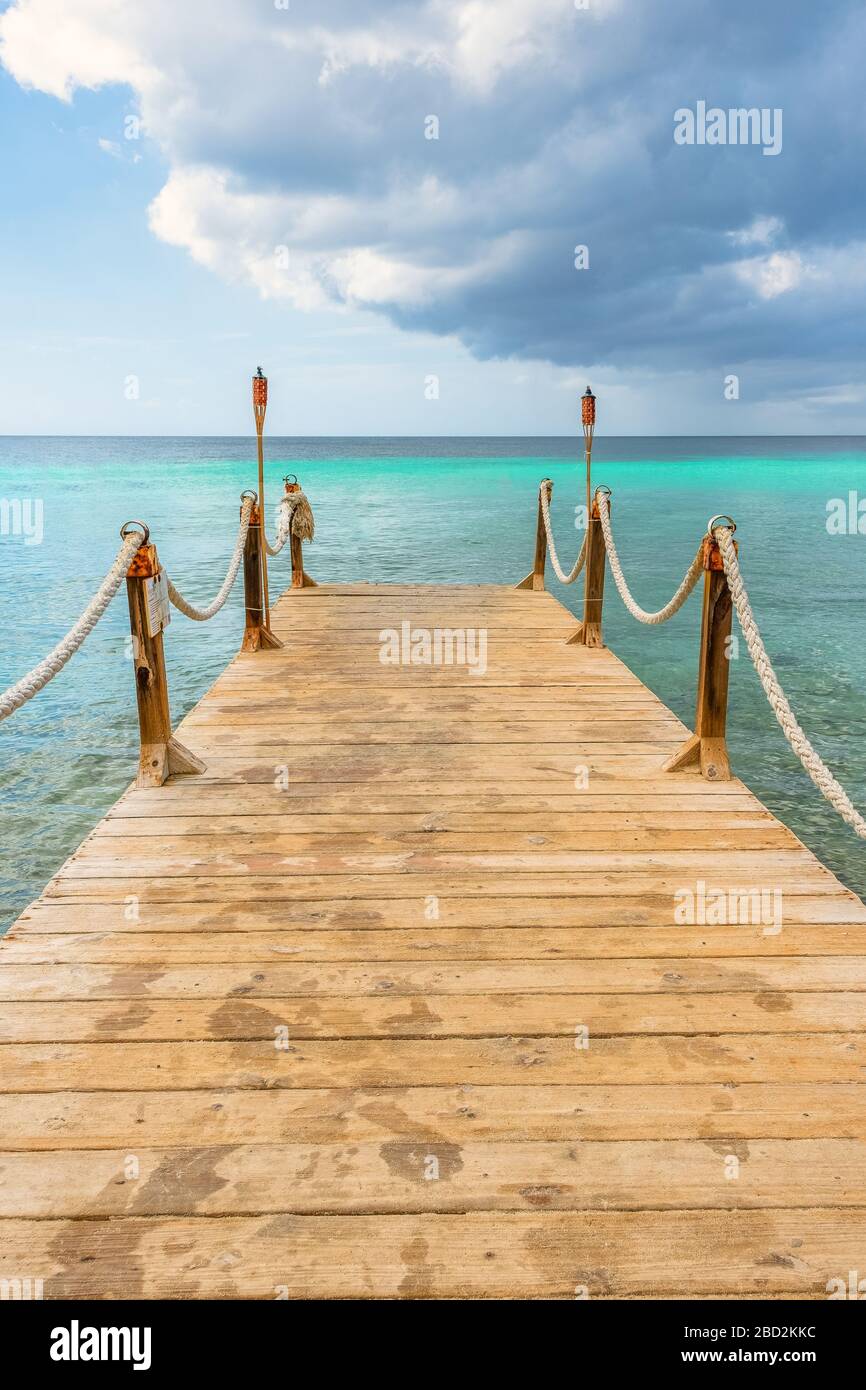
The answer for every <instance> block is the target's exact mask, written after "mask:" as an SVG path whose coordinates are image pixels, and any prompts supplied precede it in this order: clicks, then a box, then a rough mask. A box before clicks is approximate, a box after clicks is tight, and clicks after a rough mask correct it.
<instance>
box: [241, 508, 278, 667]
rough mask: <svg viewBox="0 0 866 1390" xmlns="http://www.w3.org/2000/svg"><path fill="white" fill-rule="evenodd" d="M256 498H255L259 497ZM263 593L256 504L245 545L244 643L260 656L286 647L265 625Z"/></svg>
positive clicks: (242, 645)
mask: <svg viewBox="0 0 866 1390" xmlns="http://www.w3.org/2000/svg"><path fill="white" fill-rule="evenodd" d="M249 495H250V494H249V493H246V492H245V493H243V494H242V496H241V510H242V511H243V502H244V500H245V499H246V498H247V497H248V496H249ZM252 495H253V496H255V493H253V494H252ZM263 592H264V575H263V572H262V529H261V517H260V515H259V507H258V503H257V502H254V503H253V506H252V511H251V512H250V524H249V527H248V529H247V539H246V544H245V545H244V608H245V609H246V617H245V620H244V640H243V642H242V643H241V651H242V652H258V651H261V650H262V648H264V647H282V645H283V644H282V642H281V641H280V639H279V637H275V636H274V634H273V633H272V632H271V630H270V628H269V627H267V626H266V624H265V611H264V601H263Z"/></svg>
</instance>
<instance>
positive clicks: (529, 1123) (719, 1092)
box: [0, 1081, 866, 1152]
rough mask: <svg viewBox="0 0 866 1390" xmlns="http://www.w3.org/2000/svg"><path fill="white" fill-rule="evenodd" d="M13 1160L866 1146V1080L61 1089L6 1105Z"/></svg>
mask: <svg viewBox="0 0 866 1390" xmlns="http://www.w3.org/2000/svg"><path fill="white" fill-rule="evenodd" d="M0 1133H2V1135H3V1143H4V1146H5V1148H6V1149H7V1150H9V1151H12V1150H20V1151H23V1152H28V1151H30V1150H40V1151H41V1150H47V1151H50V1150H53V1149H82V1148H87V1149H115V1148H117V1147H118V1146H119V1147H121V1148H124V1149H126V1150H127V1151H129V1150H130V1148H136V1147H137V1146H142V1147H144V1148H166V1147H188V1148H198V1147H199V1146H200V1145H207V1146H212V1145H220V1144H222V1145H227V1144H246V1143H251V1142H256V1143H277V1142H280V1141H284V1140H290V1141H292V1142H293V1143H306V1144H335V1143H346V1144H348V1143H362V1142H365V1143H376V1142H379V1143H384V1142H386V1141H389V1140H394V1139H397V1140H401V1139H402V1140H418V1139H436V1140H439V1141H442V1142H447V1143H452V1144H463V1143H465V1142H467V1141H468V1140H474V1141H476V1142H480V1141H482V1140H490V1139H508V1140H511V1141H514V1142H517V1141H523V1142H527V1143H528V1142H533V1141H534V1142H541V1141H558V1142H563V1143H568V1142H571V1141H573V1140H575V1139H619V1140H624V1139H704V1140H711V1139H722V1140H724V1141H726V1143H727V1144H728V1145H729V1144H730V1143H731V1142H732V1141H733V1140H736V1139H761V1138H763V1139H822V1138H823V1139H860V1140H864V1139H866V1082H837V1083H836V1084H834V1085H821V1084H812V1083H793V1084H790V1083H781V1084H779V1083H776V1084H774V1083H769V1082H765V1083H758V1084H753V1083H749V1082H746V1083H743V1084H741V1085H739V1086H730V1085H719V1084H709V1085H694V1084H685V1085H684V1084H677V1083H675V1084H672V1085H666V1086H665V1085H662V1086H643V1085H632V1086H625V1085H622V1084H616V1085H612V1086H603V1085H602V1086H581V1085H574V1086H568V1085H563V1086H549V1085H545V1084H543V1083H541V1082H533V1083H529V1082H528V1081H527V1082H526V1083H525V1084H523V1085H514V1086H455V1085H450V1086H406V1087H399V1086H395V1087H390V1088H385V1089H378V1090H377V1089H375V1088H370V1089H366V1090H364V1089H357V1088H356V1089H351V1088H347V1089H324V1090H314V1091H311V1090H303V1089H300V1088H299V1089H297V1090H293V1091H289V1090H258V1091H250V1090H246V1091H241V1090H227V1091H215V1090H214V1091H208V1090H203V1091H151V1092H148V1091H95V1092H87V1091H60V1092H53V1093H47V1094H40V1093H38V1092H30V1093H26V1092H25V1093H19V1094H17V1095H3V1096H0Z"/></svg>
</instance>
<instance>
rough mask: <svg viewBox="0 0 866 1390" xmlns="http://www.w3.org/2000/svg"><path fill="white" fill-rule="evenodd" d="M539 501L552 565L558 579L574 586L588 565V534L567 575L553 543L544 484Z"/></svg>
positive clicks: (539, 492) (539, 490)
mask: <svg viewBox="0 0 866 1390" xmlns="http://www.w3.org/2000/svg"><path fill="white" fill-rule="evenodd" d="M538 500H539V501H540V503H541V515H542V518H543V520H544V531H545V535H546V536H547V550H548V553H549V555H550V563H551V564H552V565H553V568H554V570H555V571H556V577H557V579H559V580H560V581H561V582H562V583H563V584H573V583H574V581H575V579H576V578H577V576H578V575H579V574H580V571H581V570H582V569H583V567H584V564H585V563H586V539H587V533H584V537H583V545H582V546H581V547H580V554H579V555H578V557H577V559H576V560H575V562H574V568H573V569H572V570H571V573H570V574H566V573H565V571H564V570H563V568H562V566H561V564H560V563H559V556H558V555H557V553H556V546H555V545H554V543H553V529H552V527H551V525H550V498H549V497H548V495H547V488H546V487H545V486H544V483H542V484H541V487H540V488H539V489H538Z"/></svg>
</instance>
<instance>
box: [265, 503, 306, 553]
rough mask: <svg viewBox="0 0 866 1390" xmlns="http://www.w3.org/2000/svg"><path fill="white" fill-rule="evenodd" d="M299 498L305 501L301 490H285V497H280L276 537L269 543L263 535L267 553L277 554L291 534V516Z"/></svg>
mask: <svg viewBox="0 0 866 1390" xmlns="http://www.w3.org/2000/svg"><path fill="white" fill-rule="evenodd" d="M301 498H303V500H304V501H305V502H306V500H307V498H306V496H305V495H304V493H303V492H287V493H286V495H285V497H282V498H281V499H280V519H279V522H278V524H277V539H276V540H275V541H274V543H273V545H271V543H270V541H269V540H268V538H267V536H265V537H264V542H265V550H266V551H267V552H268V554H269V555H279V553H280V551H281V550H282V548H283V546H284V545H285V543H286V541H287V540H288V539H289V537H290V535H291V534H292V517H293V516H294V513H295V507H296V506H297V504H298V502H300V500H301Z"/></svg>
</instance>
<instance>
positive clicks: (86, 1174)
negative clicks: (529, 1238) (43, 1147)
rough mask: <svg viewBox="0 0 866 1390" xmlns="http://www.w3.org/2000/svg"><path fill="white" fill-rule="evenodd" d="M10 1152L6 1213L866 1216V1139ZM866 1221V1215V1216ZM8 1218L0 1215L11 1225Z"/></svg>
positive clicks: (1, 1185) (2, 1163) (3, 1180)
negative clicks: (844, 1212) (812, 1210)
mask: <svg viewBox="0 0 866 1390" xmlns="http://www.w3.org/2000/svg"><path fill="white" fill-rule="evenodd" d="M132 1157H133V1158H134V1167H133V1169H132V1174H134V1176H133V1175H131V1174H130V1155H129V1154H128V1153H126V1152H124V1150H123V1149H114V1150H98V1151H93V1150H85V1151H81V1150H77V1151H76V1150H71V1151H68V1152H65V1151H61V1152H57V1153H46V1152H40V1153H4V1152H0V1221H2V1220H3V1218H21V1217H29V1218H35V1219H37V1220H49V1219H53V1218H57V1217H70V1216H74V1217H75V1218H78V1219H80V1218H81V1217H100V1216H111V1217H114V1218H117V1217H131V1216H159V1217H163V1216H196V1215H198V1216H226V1217H234V1216H238V1215H241V1216H246V1215H261V1214H265V1213H268V1212H272V1213H275V1214H276V1213H280V1212H283V1213H286V1212H298V1213H301V1214H314V1213H335V1212H336V1213H358V1214H366V1213H383V1214H391V1215H397V1214H400V1213H403V1212H469V1211H476V1212H477V1211H494V1212H506V1211H534V1210H537V1209H539V1208H540V1209H542V1210H545V1211H581V1212H583V1211H631V1212H636V1213H637V1212H644V1211H650V1210H651V1211H654V1212H658V1211H684V1212H685V1211H691V1210H693V1209H694V1208H696V1207H698V1208H700V1209H701V1210H714V1209H715V1210H722V1211H727V1212H731V1211H738V1210H747V1209H763V1210H767V1209H775V1208H794V1207H797V1206H798V1205H799V1204H801V1203H802V1201H803V1197H804V1194H803V1172H804V1171H808V1172H809V1173H810V1175H811V1179H810V1186H809V1198H810V1203H811V1205H812V1206H813V1207H832V1208H839V1209H845V1208H853V1209H854V1210H852V1211H851V1213H850V1214H851V1217H852V1219H853V1220H854V1221H855V1222H862V1221H863V1220H864V1217H863V1212H862V1210H861V1211H859V1212H858V1211H857V1210H856V1209H857V1208H861V1209H862V1208H866V1167H864V1164H863V1145H862V1141H861V1140H859V1139H785V1140H778V1139H763V1138H761V1139H753V1140H750V1141H749V1142H748V1143H745V1142H740V1143H739V1144H737V1143H733V1144H731V1143H727V1142H720V1141H719V1140H716V1139H712V1140H709V1141H706V1140H667V1139H661V1140H656V1141H653V1142H647V1141H642V1140H628V1141H618V1142H612V1143H611V1142H607V1141H603V1140H602V1141H595V1140H581V1139H574V1140H572V1141H570V1142H568V1143H564V1144H563V1143H553V1142H548V1143H525V1142H523V1141H519V1140H518V1141H512V1142H508V1143H497V1142H487V1143H477V1142H472V1141H470V1142H464V1143H463V1144H454V1143H450V1142H448V1141H447V1140H442V1139H436V1138H432V1137H429V1136H425V1137H423V1138H420V1139H397V1140H386V1141H385V1142H384V1143H381V1144H377V1143H373V1144H369V1143H351V1144H345V1143H337V1144H324V1143H321V1142H317V1143H315V1144H312V1145H311V1144H297V1143H294V1144H293V1143H280V1144H249V1143H246V1144H244V1143H241V1144H233V1145H217V1146H213V1147H211V1148H206V1147H203V1146H200V1147H197V1148H180V1149H177V1148H174V1149H146V1148H144V1147H142V1146H141V1145H140V1144H139V1145H137V1146H136V1148H135V1152H134V1154H133V1155H132ZM864 1229H866V1228H864ZM0 1232H2V1227H0Z"/></svg>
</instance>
